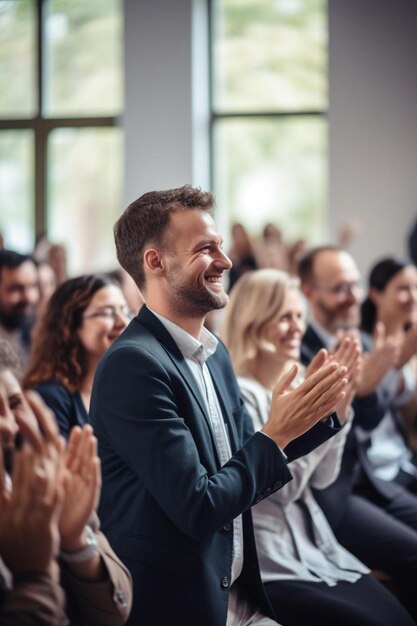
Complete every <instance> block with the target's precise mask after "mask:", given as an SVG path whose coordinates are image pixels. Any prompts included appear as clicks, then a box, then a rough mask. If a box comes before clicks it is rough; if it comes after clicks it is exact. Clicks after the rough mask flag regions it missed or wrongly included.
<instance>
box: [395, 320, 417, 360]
mask: <svg viewBox="0 0 417 626" xmlns="http://www.w3.org/2000/svg"><path fill="white" fill-rule="evenodd" d="M415 354H417V324H412V325H411V326H410V328H409V329H408V330H407V331H405V332H404V335H403V338H402V341H401V347H400V351H399V355H398V359H397V363H396V365H397V367H403V366H404V365H405V364H406V363H408V361H409V360H410V359H411V357H413V356H414V355H415Z"/></svg>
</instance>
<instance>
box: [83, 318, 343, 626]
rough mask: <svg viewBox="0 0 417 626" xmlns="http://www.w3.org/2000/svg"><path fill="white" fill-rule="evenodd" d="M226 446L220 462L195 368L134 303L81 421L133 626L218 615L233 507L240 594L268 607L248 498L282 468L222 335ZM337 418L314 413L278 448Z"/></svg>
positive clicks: (218, 375)
mask: <svg viewBox="0 0 417 626" xmlns="http://www.w3.org/2000/svg"><path fill="white" fill-rule="evenodd" d="M207 365H208V368H209V370H210V373H211V376H212V378H213V382H214V385H215V388H216V392H217V395H218V398H219V401H220V405H221V409H222V412H223V416H224V420H225V423H226V425H227V429H228V432H229V437H230V443H231V448H232V453H233V456H232V458H231V459H230V460H229V461H228V463H227V464H226V465H224V466H223V467H220V463H219V460H218V457H217V453H216V448H215V444H214V440H213V435H212V431H211V428H210V425H209V418H208V415H207V413H206V409H205V405H204V401H203V398H202V396H201V394H200V391H199V388H198V386H197V384H196V382H195V380H194V377H193V375H192V373H191V371H190V369H189V367H188V365H187V363H186V361H185V359H184V358H183V356H182V354H181V352H180V351H179V349H178V347H177V345H176V343H175V342H174V341H173V339H172V338H171V336H170V334H169V333H168V332H167V330H166V329H165V327H164V326H163V325H162V324H161V323H160V321H159V320H158V319H157V318H156V317H155V316H154V315H153V314H152V313H151V312H150V311H149V310H148V309H147V308H146V307H143V308H142V309H141V311H140V313H139V315H138V317H137V318H135V319H134V320H133V321H132V322H131V324H130V325H129V326H128V328H127V329H126V330H125V331H124V332H123V334H122V335H121V336H120V337H119V338H118V339H117V340H116V342H115V343H114V344H113V345H112V347H111V348H110V349H109V350H108V351H107V353H106V354H105V356H104V358H103V359H102V361H101V363H100V364H99V367H98V370H97V373H96V378H95V382H94V387H93V394H92V399H91V422H92V424H93V427H94V429H95V433H96V435H97V437H98V440H99V453H100V456H101V461H102V471H103V489H102V498H101V504H100V509H99V511H100V519H101V521H102V525H103V530H104V532H105V533H106V535H107V536H108V538H109V539H110V541H111V543H112V545H113V547H114V549H115V551H116V553H117V554H118V555H119V556H120V557H121V558H122V560H123V561H124V562H125V563H126V565H127V566H128V567H129V569H130V570H131V573H132V576H133V581H134V583H133V584H134V602H133V609H132V614H131V619H130V621H129V623H130V624H132V625H133V624H134V625H135V626H159V625H161V626H162V625H164V626H165V625H166V624H170V626H224V625H225V623H226V616H227V606H228V595H229V586H230V576H231V564H232V558H233V554H232V552H233V524H232V520H233V519H234V518H235V517H237V516H238V515H240V514H241V513H243V529H244V569H243V572H242V575H241V577H240V582H241V584H242V585H244V586H245V587H246V590H247V595H248V598H251V599H252V600H253V602H254V603H256V605H257V607H258V608H259V609H260V610H262V611H263V612H264V613H265V614H267V615H272V610H271V608H270V606H269V603H268V601H267V599H266V596H265V595H264V592H263V588H262V586H261V581H260V576H259V567H258V562H257V556H256V550H255V544H254V536H253V529H252V519H251V514H250V507H251V506H252V505H253V504H255V503H256V502H258V501H260V500H261V499H262V498H264V497H266V496H267V495H269V494H271V493H273V492H274V491H276V490H277V489H279V488H280V487H281V486H282V485H284V484H285V483H286V482H288V481H289V480H290V479H291V474H290V472H289V471H288V469H287V466H286V463H285V460H284V458H283V456H282V454H281V453H280V452H279V450H278V449H277V446H276V445H275V443H274V442H273V441H272V439H270V438H268V437H266V436H265V435H263V434H262V433H256V434H254V433H253V427H252V422H251V419H250V417H249V415H248V413H247V412H246V409H245V407H244V404H243V402H242V399H241V397H240V392H239V389H238V386H237V383H236V379H235V376H234V373H233V370H232V367H231V363H230V359H229V357H228V354H227V351H226V349H225V347H224V346H223V344H222V343H219V346H218V348H217V350H216V352H215V354H214V355H212V356H211V357H210V358H209V359H208V361H207ZM337 428H338V424H337V425H336V428H333V427H331V426H329V425H327V424H321V423H320V424H319V425H318V426H316V427H314V429H312V430H311V431H310V433H308V434H307V435H304V436H303V437H301V438H300V439H299V440H297V441H295V442H294V443H293V444H292V445H291V444H290V446H288V449H286V453H287V454H288V456H289V458H290V459H291V458H294V457H295V456H299V455H300V454H303V453H304V454H305V453H306V452H307V451H309V450H311V449H312V448H314V447H315V446H316V445H318V444H319V443H320V442H322V441H324V440H325V439H327V438H328V437H330V436H331V435H332V434H334V432H336V430H337Z"/></svg>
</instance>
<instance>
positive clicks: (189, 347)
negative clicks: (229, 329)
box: [148, 307, 219, 365]
mask: <svg viewBox="0 0 417 626" xmlns="http://www.w3.org/2000/svg"><path fill="white" fill-rule="evenodd" d="M148 309H149V310H150V311H151V313H153V314H154V315H155V317H157V318H158V319H159V321H160V322H161V324H163V326H164V327H165V328H166V330H167V331H168V332H169V334H170V335H171V337H172V338H173V340H174V341H175V343H176V344H177V346H178V348H179V350H180V352H181V354H182V355H183V357H184V358H185V359H190V360H192V361H196V362H197V363H199V364H200V365H203V363H205V361H207V359H208V358H209V357H210V356H211V355H212V354H214V353H215V352H216V348H217V344H218V343H219V342H218V340H217V339H216V337H215V336H214V335H213V334H212V333H211V332H210V331H209V330H207V328H206V327H205V326H203V329H202V331H201V336H200V341H199V340H198V339H196V338H195V337H193V336H192V335H190V334H189V333H187V331H185V330H184V329H183V328H181V327H180V326H178V325H177V324H174V322H171V320H169V319H167V318H166V317H164V316H163V315H160V314H159V313H157V312H156V311H154V310H153V309H150V308H149V307H148Z"/></svg>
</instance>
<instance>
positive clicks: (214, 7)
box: [211, 0, 327, 242]
mask: <svg viewBox="0 0 417 626" xmlns="http://www.w3.org/2000/svg"><path fill="white" fill-rule="evenodd" d="M211 42H212V54H211V67H212V116H211V119H212V173H213V187H214V190H215V192H216V196H217V202H218V205H219V206H220V207H221V208H222V210H225V211H228V213H229V222H234V221H237V222H242V223H243V224H244V225H245V226H247V227H248V228H249V229H250V231H251V232H252V233H253V234H255V235H256V234H259V233H260V231H261V229H262V227H263V226H264V224H265V223H268V222H272V223H274V224H275V225H277V226H278V227H280V228H281V229H282V231H283V233H284V236H285V237H286V238H287V239H288V240H291V239H292V240H295V239H298V238H305V239H307V240H308V241H309V242H313V241H315V240H318V239H319V238H320V236H321V235H322V233H323V226H324V221H325V212H326V203H327V197H326V190H327V122H326V111H327V3H326V0H239V1H237V0H211Z"/></svg>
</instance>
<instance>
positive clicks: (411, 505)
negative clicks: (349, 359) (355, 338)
mask: <svg viewBox="0 0 417 626" xmlns="http://www.w3.org/2000/svg"><path fill="white" fill-rule="evenodd" d="M298 274H299V277H300V279H301V288H302V291H303V293H304V295H305V296H306V298H307V300H308V304H309V310H310V318H309V324H308V326H307V330H306V333H305V335H304V338H303V341H302V346H301V358H302V361H303V363H304V365H306V366H307V365H308V364H309V363H310V362H311V360H312V359H313V358H314V356H315V355H316V354H317V352H318V351H319V350H321V349H322V348H327V349H328V350H329V351H331V350H332V349H334V348H335V347H336V346H337V344H338V342H340V341H341V339H342V337H343V335H344V334H357V333H358V326H359V323H360V303H361V286H360V274H359V270H358V268H357V266H356V263H355V261H354V259H353V258H352V257H351V256H350V255H349V254H348V253H347V252H345V251H344V250H342V249H340V248H338V247H335V246H323V247H319V248H314V249H312V250H311V251H309V252H308V253H307V254H306V255H305V256H304V257H303V258H302V259H301V261H300V264H299V268H298ZM360 338H361V340H362V345H363V349H364V351H366V354H365V357H364V362H363V366H362V372H361V374H360V378H359V381H358V384H357V386H356V397H355V400H354V402H353V408H354V411H355V417H354V420H353V423H352V426H353V427H352V429H351V431H350V433H349V435H348V437H347V440H346V445H345V449H344V453H343V458H342V465H341V469H340V474H339V476H338V478H337V480H336V481H335V482H334V483H333V484H332V485H331V486H330V487H328V488H327V489H324V490H321V491H316V492H315V496H316V498H317V500H318V502H319V504H320V507H321V508H322V509H323V511H324V513H325V515H326V517H327V518H328V520H329V522H330V524H331V526H332V528H333V531H334V533H335V535H336V537H337V539H338V540H339V541H340V543H342V544H343V545H344V546H345V547H346V548H347V549H348V550H349V551H350V552H352V553H353V554H355V556H357V557H358V558H359V559H360V560H361V561H363V562H364V563H366V565H368V567H370V568H371V569H378V570H383V571H384V572H386V573H388V574H389V575H390V576H391V577H392V579H393V580H394V583H395V587H396V589H397V591H398V593H399V597H400V600H401V601H402V602H403V604H404V605H405V606H406V608H407V609H408V611H409V612H410V613H411V615H412V616H413V618H414V619H415V620H417V597H416V594H415V584H414V580H415V576H416V575H417V498H416V497H415V496H414V495H412V494H410V493H409V492H408V491H407V490H406V489H405V488H404V487H402V486H400V485H398V484H395V483H393V482H387V481H383V480H380V479H378V478H377V477H376V476H375V475H374V472H373V468H372V466H371V464H370V463H369V461H368V458H367V454H366V450H367V448H368V447H369V446H370V445H371V432H372V430H373V429H374V428H376V427H377V426H378V424H379V423H380V421H381V420H382V418H383V417H384V415H385V413H386V411H387V407H388V405H389V402H391V397H392V394H389V393H388V392H387V385H386V380H384V378H385V375H386V374H387V372H389V370H390V369H391V368H392V367H394V364H395V361H396V357H397V355H398V347H397V345H396V343H395V342H394V341H392V340H391V339H386V338H385V336H384V332H383V329H381V328H380V329H379V336H378V337H376V338H375V340H374V347H373V349H372V352H369V351H370V350H371V345H370V342H369V337H367V336H366V335H363V334H360Z"/></svg>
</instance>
